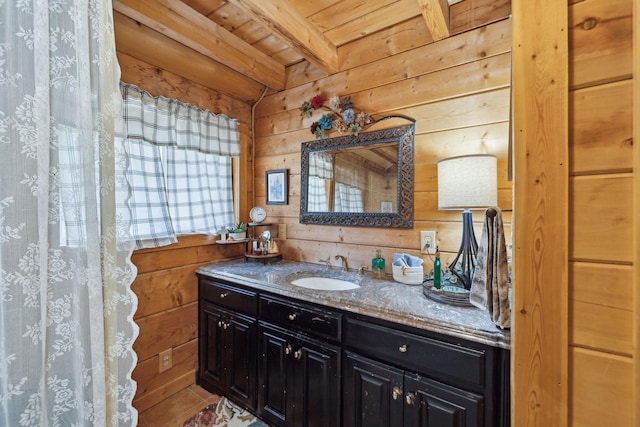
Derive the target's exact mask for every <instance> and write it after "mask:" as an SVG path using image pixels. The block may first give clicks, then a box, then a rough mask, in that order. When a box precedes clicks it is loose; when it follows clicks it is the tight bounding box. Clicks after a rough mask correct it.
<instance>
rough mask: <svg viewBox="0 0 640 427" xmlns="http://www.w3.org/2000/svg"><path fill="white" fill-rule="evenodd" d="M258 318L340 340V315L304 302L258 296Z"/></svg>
mask: <svg viewBox="0 0 640 427" xmlns="http://www.w3.org/2000/svg"><path fill="white" fill-rule="evenodd" d="M260 318H261V319H262V320H266V321H268V322H271V323H275V324H277V325H281V326H284V327H287V328H291V329H295V330H298V331H303V332H307V333H310V334H313V335H317V336H319V337H323V338H328V339H331V340H335V341H340V339H341V335H342V333H341V332H342V315H341V314H339V313H335V312H332V311H328V310H323V309H321V308H318V307H313V306H310V305H306V304H298V303H293V302H288V301H282V300H279V299H276V298H271V297H268V296H263V295H261V296H260Z"/></svg>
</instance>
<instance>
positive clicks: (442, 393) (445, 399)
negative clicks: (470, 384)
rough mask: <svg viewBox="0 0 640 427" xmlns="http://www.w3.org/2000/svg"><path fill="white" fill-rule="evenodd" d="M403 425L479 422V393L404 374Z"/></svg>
mask: <svg viewBox="0 0 640 427" xmlns="http://www.w3.org/2000/svg"><path fill="white" fill-rule="evenodd" d="M404 386H405V402H406V405H405V413H404V422H405V424H404V425H405V426H407V427H409V426H411V427H418V426H420V427H427V426H430V427H432V426H438V427H464V426H482V425H484V422H483V406H484V402H483V398H482V396H480V395H478V394H475V393H470V392H467V391H464V390H460V389H457V388H455V387H451V386H448V385H445V384H442V383H439V382H437V381H433V380H430V379H427V378H423V377H420V376H419V375H416V374H407V375H406V376H405V383H404Z"/></svg>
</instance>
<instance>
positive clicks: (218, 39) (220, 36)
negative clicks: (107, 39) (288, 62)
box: [113, 0, 285, 90]
mask: <svg viewBox="0 0 640 427" xmlns="http://www.w3.org/2000/svg"><path fill="white" fill-rule="evenodd" d="M113 8H114V9H115V10H116V11H118V12H120V13H122V14H123V15H125V16H127V17H129V18H131V19H134V20H135V21H137V22H140V23H141V24H143V25H145V26H147V27H149V28H152V29H153V30H155V31H157V32H159V33H161V34H163V35H165V36H167V37H169V38H171V39H173V40H175V41H177V42H179V43H181V44H183V45H185V46H188V47H190V48H191V49H193V50H195V51H197V52H199V53H201V54H203V55H205V56H207V57H209V58H211V59H214V60H216V61H218V62H220V63H222V64H225V65H227V66H229V67H231V68H233V69H235V70H236V71H238V72H240V73H242V74H244V75H246V76H247V77H250V78H251V79H253V80H255V81H257V82H260V83H262V84H264V85H266V86H268V87H270V88H272V89H277V90H280V89H284V82H285V74H284V65H282V64H280V63H279V62H277V61H276V60H274V59H272V58H270V57H269V56H267V55H265V54H264V53H262V52H261V51H259V50H258V49H256V48H254V47H253V46H251V45H250V44H248V43H246V42H244V41H243V40H241V39H240V38H238V37H236V36H234V35H233V34H232V33H230V32H229V31H227V30H225V29H224V28H222V27H221V26H219V25H217V24H216V23H215V22H213V21H211V20H210V19H208V18H207V17H206V16H204V15H201V14H200V13H199V12H198V11H196V10H194V9H192V8H190V7H189V6H187V5H186V4H184V3H182V2H181V1H180V0H114V1H113Z"/></svg>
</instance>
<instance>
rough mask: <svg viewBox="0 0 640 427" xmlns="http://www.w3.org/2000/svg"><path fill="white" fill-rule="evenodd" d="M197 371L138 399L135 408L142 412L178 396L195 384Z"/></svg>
mask: <svg viewBox="0 0 640 427" xmlns="http://www.w3.org/2000/svg"><path fill="white" fill-rule="evenodd" d="M195 379H196V371H195V370H193V371H191V372H186V373H184V374H182V375H181V376H179V377H177V378H175V379H173V380H171V381H170V382H168V383H166V384H164V385H163V386H162V387H160V388H156V389H154V390H152V391H150V392H149V393H146V394H143V395H141V396H140V397H136V398H135V399H134V400H133V407H134V408H136V409H137V410H138V411H140V412H142V411H144V410H145V409H149V408H151V407H152V406H154V405H156V404H158V403H160V402H162V401H163V400H165V399H166V398H167V397H169V396H171V395H174V394H176V393H177V392H179V391H180V390H182V389H185V388H187V387H189V386H190V385H193V384H194V383H195Z"/></svg>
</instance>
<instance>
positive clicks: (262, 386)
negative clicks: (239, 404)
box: [258, 323, 293, 426]
mask: <svg viewBox="0 0 640 427" xmlns="http://www.w3.org/2000/svg"><path fill="white" fill-rule="evenodd" d="M258 330H259V332H258V335H259V337H260V361H259V378H258V384H259V386H258V412H259V415H260V417H261V418H264V420H265V421H267V422H269V423H270V424H273V425H275V426H282V425H285V421H287V420H291V419H293V413H292V412H291V409H287V407H288V406H291V405H288V404H287V393H286V390H287V384H288V383H289V382H291V381H292V376H293V375H292V372H290V371H291V370H292V369H293V368H292V367H290V366H289V365H290V361H291V359H290V358H289V357H288V355H289V354H291V352H292V346H291V344H290V342H289V339H290V337H289V336H288V335H286V334H283V333H282V332H281V331H280V330H276V329H273V328H270V327H268V326H264V325H263V324H262V323H260V326H259V329H258Z"/></svg>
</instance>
